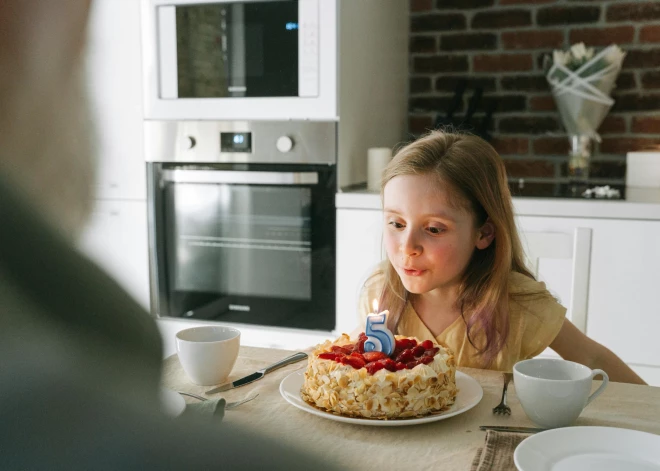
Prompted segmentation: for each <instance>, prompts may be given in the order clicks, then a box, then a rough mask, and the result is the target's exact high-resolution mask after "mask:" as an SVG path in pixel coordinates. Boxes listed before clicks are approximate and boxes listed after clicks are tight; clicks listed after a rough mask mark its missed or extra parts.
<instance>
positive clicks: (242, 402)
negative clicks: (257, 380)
mask: <svg viewBox="0 0 660 471" xmlns="http://www.w3.org/2000/svg"><path fill="white" fill-rule="evenodd" d="M178 393H179V394H181V395H182V396H190V397H194V398H195V399H199V400H200V401H208V399H207V398H205V397H202V396H198V395H197V394H192V393H188V392H183V391H178ZM258 395H259V393H257V394H253V395H252V396H248V397H246V398H245V399H241V400H240V401H235V402H228V403H227V404H225V409H226V410H229V409H233V408H234V407H238V406H240V405H241V404H245V403H246V402H249V401H251V400H252V399H254V398H255V397H257V396H258Z"/></svg>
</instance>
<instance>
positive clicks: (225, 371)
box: [176, 326, 241, 386]
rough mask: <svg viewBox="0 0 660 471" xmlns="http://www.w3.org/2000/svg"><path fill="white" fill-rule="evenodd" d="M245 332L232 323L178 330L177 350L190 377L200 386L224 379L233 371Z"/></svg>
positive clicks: (180, 360)
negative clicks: (224, 325) (230, 324)
mask: <svg viewBox="0 0 660 471" xmlns="http://www.w3.org/2000/svg"><path fill="white" fill-rule="evenodd" d="M240 339H241V332H240V331H239V330H237V329H234V328H231V327H223V326H202V327H192V328H190V329H185V330H181V331H179V332H177V334H176V351H177V353H178V355H179V362H180V363H181V366H182V367H183V371H185V372H186V375H188V378H190V381H192V382H193V383H195V384H199V385H200V386H212V385H215V384H219V383H222V382H223V381H225V380H226V379H227V377H228V376H229V373H231V370H232V368H234V364H235V363H236V359H237V358H238V349H239V347H240V345H241V341H240Z"/></svg>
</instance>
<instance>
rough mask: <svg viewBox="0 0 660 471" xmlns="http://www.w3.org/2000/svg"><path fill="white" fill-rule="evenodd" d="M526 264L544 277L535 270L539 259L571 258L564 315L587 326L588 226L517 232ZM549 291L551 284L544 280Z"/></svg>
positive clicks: (537, 274) (541, 275) (589, 237)
mask: <svg viewBox="0 0 660 471" xmlns="http://www.w3.org/2000/svg"><path fill="white" fill-rule="evenodd" d="M521 239H522V243H523V248H524V250H525V254H526V257H527V261H528V266H529V267H530V269H531V270H532V273H533V274H534V276H536V277H537V279H540V280H541V281H545V280H544V279H543V278H544V277H543V273H539V260H541V259H571V260H572V264H571V267H572V269H571V278H572V279H571V283H570V287H571V289H570V300H569V301H568V303H565V304H564V305H565V307H566V309H567V313H566V317H567V318H568V319H570V321H571V322H572V323H573V324H574V325H575V326H576V327H577V328H578V329H580V330H581V331H582V332H586V330H587V304H588V300H589V264H590V258H591V229H589V228H584V227H578V228H576V229H574V231H573V233H572V234H571V233H566V232H531V231H530V232H521ZM546 284H547V287H548V289H549V290H550V291H552V290H553V287H552V286H551V285H550V284H549V283H547V282H546Z"/></svg>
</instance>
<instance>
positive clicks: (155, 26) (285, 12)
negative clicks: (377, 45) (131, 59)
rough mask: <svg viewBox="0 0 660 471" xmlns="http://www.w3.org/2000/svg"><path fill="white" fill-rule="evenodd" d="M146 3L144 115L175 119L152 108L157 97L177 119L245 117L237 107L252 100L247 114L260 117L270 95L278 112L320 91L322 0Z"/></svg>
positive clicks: (316, 96) (315, 96)
mask: <svg viewBox="0 0 660 471" xmlns="http://www.w3.org/2000/svg"><path fill="white" fill-rule="evenodd" d="M143 2H144V3H145V4H146V6H145V7H144V13H145V16H146V18H145V22H146V25H145V28H144V29H145V31H146V33H145V36H144V38H143V40H144V41H143V42H144V45H145V57H151V58H152V60H150V61H147V63H148V68H147V69H145V78H146V80H147V90H146V99H147V105H148V106H147V108H146V113H147V116H146V117H147V118H155V119H162V118H172V116H159V115H155V116H153V115H151V114H152V113H151V111H152V110H155V109H156V108H157V109H161V110H162V109H163V108H162V107H161V108H159V107H156V108H153V106H151V105H156V104H160V105H163V106H165V109H170V110H178V111H177V112H176V113H175V116H173V118H176V119H199V118H203V119H207V118H208V119H226V118H227V117H231V118H232V119H243V118H245V117H244V116H239V115H237V114H236V113H237V112H240V110H241V109H243V108H245V107H246V106H247V107H248V108H250V107H251V106H254V105H256V106H257V108H255V110H254V111H255V112H257V113H258V114H254V115H252V116H247V118H260V117H262V116H261V114H259V109H258V107H263V106H264V104H266V107H267V108H269V107H270V106H271V105H269V103H270V102H271V101H272V100H273V99H276V101H279V102H280V103H273V106H279V107H280V108H279V113H280V114H281V113H282V110H283V108H282V107H283V106H286V105H287V104H292V103H293V104H295V103H297V102H300V99H301V98H305V99H312V100H303V103H304V102H306V101H307V102H309V101H317V100H318V99H319V98H320V94H321V89H320V77H321V75H320V54H319V46H320V25H319V15H320V11H319V10H320V7H321V6H320V2H321V0H194V1H191V0H174V1H172V0H167V1H166V0H143ZM154 100H155V101H154ZM191 104H192V105H193V106H194V107H195V108H196V109H197V112H196V113H197V114H196V115H193V116H187V115H186V114H185V113H184V112H185V111H188V110H189V106H188V105H191ZM316 105H318V103H316ZM227 107H229V109H226V108H227ZM284 109H286V108H284ZM209 112H210V113H215V114H216V115H217V114H218V113H220V114H223V115H224V114H228V116H207V115H206V114H205V113H209ZM286 117H287V116H279V118H286Z"/></svg>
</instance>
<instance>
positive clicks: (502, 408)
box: [493, 373, 513, 415]
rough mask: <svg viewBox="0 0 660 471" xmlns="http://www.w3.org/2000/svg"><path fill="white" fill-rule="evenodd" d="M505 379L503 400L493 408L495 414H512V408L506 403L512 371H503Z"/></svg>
mask: <svg viewBox="0 0 660 471" xmlns="http://www.w3.org/2000/svg"><path fill="white" fill-rule="evenodd" d="M502 378H503V379H504V387H503V388H502V400H501V401H500V403H499V404H498V405H496V406H495V407H494V408H493V414H499V415H505V414H506V415H511V408H510V407H509V406H508V405H507V403H506V391H507V389H508V388H509V382H510V381H511V378H513V374H512V373H502Z"/></svg>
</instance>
